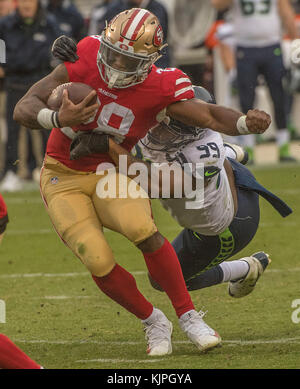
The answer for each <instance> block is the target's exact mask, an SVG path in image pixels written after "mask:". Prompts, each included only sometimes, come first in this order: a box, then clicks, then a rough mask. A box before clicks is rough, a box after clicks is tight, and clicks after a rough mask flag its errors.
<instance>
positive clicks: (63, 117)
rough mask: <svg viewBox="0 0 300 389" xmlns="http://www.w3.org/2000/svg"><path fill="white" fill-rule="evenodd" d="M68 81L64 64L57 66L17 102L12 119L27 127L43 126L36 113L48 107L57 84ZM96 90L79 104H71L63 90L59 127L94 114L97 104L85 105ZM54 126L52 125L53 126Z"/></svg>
mask: <svg viewBox="0 0 300 389" xmlns="http://www.w3.org/2000/svg"><path fill="white" fill-rule="evenodd" d="M67 82H69V75H68V71H67V69H66V66H65V65H64V64H61V65H59V66H57V67H56V68H55V69H54V70H53V71H52V72H51V73H50V74H49V75H47V76H46V77H44V78H42V79H41V80H40V81H38V82H36V83H35V84H34V85H33V86H32V87H31V88H30V89H29V90H28V92H27V93H26V94H25V96H24V97H22V99H21V100H20V101H19V102H18V103H17V105H16V106H15V109H14V116H13V118H14V120H15V121H17V122H18V123H20V124H21V125H23V126H24V127H27V128H32V129H41V128H49V129H52V128H50V127H44V126H43V125H41V123H40V122H39V121H38V114H39V112H40V111H41V110H42V109H45V108H48V107H47V101H48V98H49V96H50V94H51V92H52V91H53V89H55V88H56V87H57V86H58V85H61V84H64V83H67ZM95 94H96V92H95V91H92V92H90V93H89V95H88V96H86V98H85V99H84V100H83V101H82V102H81V103H79V104H76V105H75V104H73V103H72V101H71V100H69V98H68V93H67V91H66V90H64V94H63V101H62V105H61V107H60V109H59V112H58V121H59V124H60V127H67V126H68V127H72V126H76V125H79V124H81V123H83V122H85V121H87V120H88V119H89V118H90V117H92V116H93V115H94V114H95V111H96V110H97V109H98V104H93V105H91V106H89V107H87V104H88V103H89V102H90V101H91V100H92V99H93V97H94V96H95ZM53 127H54V126H53Z"/></svg>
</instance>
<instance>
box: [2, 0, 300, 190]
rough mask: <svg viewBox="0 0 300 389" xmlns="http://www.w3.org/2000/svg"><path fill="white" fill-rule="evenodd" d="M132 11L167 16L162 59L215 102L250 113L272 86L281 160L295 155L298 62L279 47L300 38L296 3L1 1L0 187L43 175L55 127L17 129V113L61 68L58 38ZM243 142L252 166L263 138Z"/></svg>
mask: <svg viewBox="0 0 300 389" xmlns="http://www.w3.org/2000/svg"><path fill="white" fill-rule="evenodd" d="M273 3H276V7H275V8H274V7H271V6H272V4H273ZM132 7H141V8H146V9H148V10H149V11H151V12H152V13H154V14H155V15H156V16H157V17H158V18H159V20H160V22H161V25H162V28H163V30H164V37H165V41H166V42H168V44H169V45H168V47H167V48H166V49H165V53H164V54H165V55H164V56H163V57H161V59H160V60H159V61H158V62H157V63H156V65H157V66H159V67H163V68H165V67H170V66H175V67H178V68H181V69H182V70H183V71H185V72H186V73H187V74H188V76H189V77H190V78H191V79H192V82H193V83H194V84H196V85H201V86H204V87H205V88H207V89H208V90H209V91H210V92H211V93H214V94H216V97H217V103H223V104H226V105H227V106H233V107H235V108H238V109H240V110H242V111H243V112H246V111H247V110H248V109H251V108H253V106H254V100H255V90H256V88H257V87H259V86H260V85H266V86H267V87H268V89H269V92H270V98H271V100H272V102H273V105H274V112H275V115H274V119H275V124H276V128H277V130H276V131H277V132H276V139H275V140H276V142H277V145H278V150H279V161H281V162H290V161H293V160H294V159H293V158H292V157H291V155H290V151H289V143H290V140H291V139H293V138H294V137H296V136H298V131H297V130H295V125H294V123H293V122H292V119H291V110H292V106H293V100H294V96H295V94H296V93H298V92H299V91H300V82H299V79H300V76H298V73H299V69H298V67H297V66H296V65H295V64H290V63H289V61H286V60H284V58H283V55H282V50H281V44H282V42H283V41H284V40H285V41H286V40H288V41H290V42H292V41H294V40H296V38H298V37H299V35H300V0H267V1H262V0H247V1H244V0H201V1H199V0H98V1H97V0H93V1H92V0H77V1H72V0H0V39H1V40H2V42H3V41H4V42H5V55H4V53H3V52H1V53H0V180H1V183H0V190H2V191H17V190H20V189H22V188H23V185H24V182H26V180H38V178H39V172H40V168H41V166H42V161H43V156H44V150H45V145H46V142H47V138H48V136H49V131H48V130H44V131H35V130H29V129H26V128H23V127H20V126H19V125H18V124H17V123H16V122H14V120H13V117H12V113H13V109H14V106H15V104H16V103H17V101H18V100H19V99H20V98H22V96H24V94H26V92H27V90H28V89H29V88H30V87H31V85H32V84H33V83H35V82H36V81H37V80H39V79H40V78H42V77H44V76H45V75H47V74H48V73H49V72H50V71H51V70H52V69H53V68H54V67H55V66H57V64H58V62H57V61H56V60H55V59H54V58H53V57H52V56H51V46H52V43H53V41H54V40H55V39H56V38H57V37H58V36H60V35H62V34H65V35H68V36H70V37H72V38H73V39H74V40H75V41H76V42H78V41H79V40H81V39H82V38H83V37H84V36H86V35H95V34H100V33H101V31H102V30H103V28H104V27H105V23H106V21H109V20H111V19H112V18H113V17H114V16H115V15H116V14H118V13H119V12H121V11H123V10H125V9H129V8H132ZM238 7H240V8H238ZM255 7H258V8H257V9H258V12H256V8H255ZM271 9H272V12H271ZM269 11H270V12H269ZM255 12H256V14H257V15H258V16H255ZM250 17H253V18H254V17H257V20H255V19H253V20H254V22H253V20H252V19H251V18H250ZM264 18H269V19H264ZM251 20H252V21H251ZM259 23H262V25H263V26H264V27H266V26H267V27H266V28H265V30H262V29H261V27H260V26H259ZM259 31H261V33H260V34H259V33H257V32H259ZM245 37H246V38H247V39H245ZM266 37H267V38H266ZM297 47H299V46H297ZM2 49H3V45H2V46H0V50H2ZM216 54H217V56H216ZM216 61H219V62H220V64H221V68H222V75H223V76H222V77H221V79H222V80H221V81H218V83H219V84H220V85H221V88H222V90H223V89H224V90H226V91H225V93H223V96H225V97H223V98H222V99H218V93H216V90H217V88H218V85H216V83H217V78H216V74H215V73H216ZM286 62H287V63H286ZM220 85H219V87H220ZM245 138H247V139H244V140H241V141H242V143H243V145H244V146H245V147H246V148H247V149H248V152H249V155H250V157H251V160H252V162H255V159H254V152H253V151H254V148H255V144H256V141H257V139H256V138H255V137H254V136H248V137H245ZM258 140H259V139H258Z"/></svg>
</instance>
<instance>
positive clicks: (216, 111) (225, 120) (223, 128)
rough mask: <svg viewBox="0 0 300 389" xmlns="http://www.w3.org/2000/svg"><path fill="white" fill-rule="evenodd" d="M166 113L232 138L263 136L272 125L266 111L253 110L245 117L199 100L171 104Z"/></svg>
mask: <svg viewBox="0 0 300 389" xmlns="http://www.w3.org/2000/svg"><path fill="white" fill-rule="evenodd" d="M166 113H167V115H168V116H171V117H172V118H174V119H177V120H179V121H181V122H183V123H185V124H187V125H191V126H195V127H201V128H211V129H212V130H214V131H217V132H220V133H223V134H226V135H231V136H236V135H245V134H262V133H264V132H265V131H266V130H267V129H268V128H269V126H270V124H271V117H270V115H268V114H267V113H266V112H264V111H260V110H258V109H253V110H249V111H248V112H247V115H244V114H243V113H242V112H239V111H236V110H234V109H231V108H227V107H223V106H221V105H216V104H208V103H205V102H203V101H201V100H199V99H190V100H185V101H180V102H176V103H173V104H170V105H169V106H168V107H167V112H166Z"/></svg>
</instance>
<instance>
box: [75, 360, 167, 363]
mask: <svg viewBox="0 0 300 389" xmlns="http://www.w3.org/2000/svg"><path fill="white" fill-rule="evenodd" d="M160 361H163V359H140V360H139V359H82V360H79V361H75V362H76V363H90V362H98V363H99V362H100V363H153V362H160Z"/></svg>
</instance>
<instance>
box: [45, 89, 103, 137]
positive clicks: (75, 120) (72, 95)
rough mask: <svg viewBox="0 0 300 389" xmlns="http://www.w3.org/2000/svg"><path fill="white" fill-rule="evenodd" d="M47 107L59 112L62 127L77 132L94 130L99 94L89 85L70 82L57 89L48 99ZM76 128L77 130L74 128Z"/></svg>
mask: <svg viewBox="0 0 300 389" xmlns="http://www.w3.org/2000/svg"><path fill="white" fill-rule="evenodd" d="M47 106H48V107H49V108H50V109H53V110H54V111H58V112H59V114H58V118H59V122H60V125H61V127H73V129H74V130H75V131H76V130H83V131H84V130H92V129H94V128H96V127H97V125H96V124H95V123H94V120H93V119H94V118H95V116H96V113H97V110H98V108H99V105H98V102H97V92H96V91H95V90H94V89H93V88H92V87H91V86H89V85H87V84H83V83H80V82H68V83H65V84H61V85H59V86H58V87H57V88H55V89H54V90H53V91H52V93H51V95H50V96H49V98H48V101H47ZM74 127H75V128H74Z"/></svg>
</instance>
